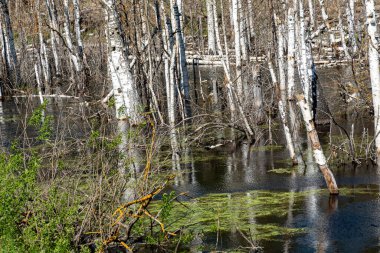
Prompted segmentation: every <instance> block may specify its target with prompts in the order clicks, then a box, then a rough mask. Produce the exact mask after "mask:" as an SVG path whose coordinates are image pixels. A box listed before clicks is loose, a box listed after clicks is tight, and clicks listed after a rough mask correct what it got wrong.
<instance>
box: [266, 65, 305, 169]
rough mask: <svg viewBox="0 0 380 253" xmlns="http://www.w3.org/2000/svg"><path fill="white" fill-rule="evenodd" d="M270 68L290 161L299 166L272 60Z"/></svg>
mask: <svg viewBox="0 0 380 253" xmlns="http://www.w3.org/2000/svg"><path fill="white" fill-rule="evenodd" d="M268 67H269V72H270V76H271V78H272V83H273V85H274V87H275V89H276V97H277V103H278V111H279V113H280V120H281V123H282V126H283V128H284V134H285V139H286V145H287V147H288V150H289V156H290V159H291V160H292V162H293V164H297V163H298V160H297V156H296V153H295V149H294V143H293V139H292V135H291V133H290V129H289V126H288V120H287V116H286V107H285V105H284V101H283V100H282V98H281V91H280V87H279V84H278V82H277V77H276V73H275V72H274V69H273V64H272V61H271V60H270V59H269V60H268Z"/></svg>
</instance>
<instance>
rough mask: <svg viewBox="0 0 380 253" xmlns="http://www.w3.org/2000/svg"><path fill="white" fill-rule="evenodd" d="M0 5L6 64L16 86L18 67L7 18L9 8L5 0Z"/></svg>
mask: <svg viewBox="0 0 380 253" xmlns="http://www.w3.org/2000/svg"><path fill="white" fill-rule="evenodd" d="M0 5H1V12H2V14H3V18H4V23H5V27H4V28H3V29H4V37H5V41H6V43H7V48H8V50H7V51H8V52H7V55H8V63H9V66H10V70H11V74H12V79H13V82H14V83H15V84H18V83H19V81H20V69H19V66H18V61H17V54H16V47H15V42H14V36H13V29H12V23H11V19H10V16H9V8H8V2H7V0H0Z"/></svg>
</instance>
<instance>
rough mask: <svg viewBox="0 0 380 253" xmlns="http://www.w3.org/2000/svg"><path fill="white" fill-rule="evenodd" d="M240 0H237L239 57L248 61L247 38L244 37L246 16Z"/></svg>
mask: <svg viewBox="0 0 380 253" xmlns="http://www.w3.org/2000/svg"><path fill="white" fill-rule="evenodd" d="M241 1H242V0H238V22H239V26H240V28H239V30H240V31H239V33H240V49H241V57H242V59H243V60H244V61H245V62H247V61H248V52H247V45H248V43H247V38H246V32H247V29H246V25H245V22H246V17H245V15H244V11H243V8H242V5H241Z"/></svg>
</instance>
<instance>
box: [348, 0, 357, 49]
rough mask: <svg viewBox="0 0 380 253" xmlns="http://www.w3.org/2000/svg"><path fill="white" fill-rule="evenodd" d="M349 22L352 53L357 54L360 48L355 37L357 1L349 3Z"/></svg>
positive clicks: (352, 0)
mask: <svg viewBox="0 0 380 253" xmlns="http://www.w3.org/2000/svg"><path fill="white" fill-rule="evenodd" d="M346 13H347V21H348V36H349V39H350V44H351V50H352V53H356V51H357V50H358V46H357V43H356V37H355V1H354V0H349V1H348V2H347V8H346Z"/></svg>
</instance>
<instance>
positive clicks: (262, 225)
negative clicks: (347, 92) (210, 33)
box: [0, 68, 380, 252]
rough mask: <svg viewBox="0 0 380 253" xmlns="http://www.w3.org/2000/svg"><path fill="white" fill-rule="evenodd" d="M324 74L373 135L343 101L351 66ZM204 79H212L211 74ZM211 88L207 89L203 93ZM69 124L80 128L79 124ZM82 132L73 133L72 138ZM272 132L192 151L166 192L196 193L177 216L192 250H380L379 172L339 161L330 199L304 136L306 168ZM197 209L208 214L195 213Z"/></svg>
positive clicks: (1, 113) (324, 136)
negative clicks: (335, 191)
mask: <svg viewBox="0 0 380 253" xmlns="http://www.w3.org/2000/svg"><path fill="white" fill-rule="evenodd" d="M319 76H320V81H321V83H322V84H323V86H324V88H325V95H326V97H327V101H328V103H329V106H330V110H331V111H332V112H333V114H334V116H335V115H336V120H337V122H338V123H339V124H340V125H341V126H343V127H345V128H347V129H349V130H350V129H351V130H352V124H353V123H355V124H354V128H353V132H354V136H356V137H357V138H360V136H361V135H362V133H363V129H368V131H369V132H371V131H372V123H371V119H370V118H369V117H368V116H366V115H364V114H360V113H356V112H355V110H351V109H350V111H348V110H346V109H344V108H343V106H344V105H343V104H342V103H341V102H339V101H340V98H339V95H338V94H337V88H336V87H337V83H338V82H345V81H349V80H350V78H351V77H350V74H347V70H346V69H345V68H342V69H327V70H323V71H321V72H320V75H319ZM203 78H204V80H208V76H207V75H206V74H204V77H203ZM208 81H209V80H208ZM210 89H211V88H209V90H210ZM209 90H207V87H206V88H205V90H204V92H205V93H207V92H209ZM16 108H17V107H16V106H15V105H14V103H13V102H2V103H1V102H0V143H1V145H2V146H9V145H10V142H11V140H12V139H13V138H14V137H15V136H16V135H19V134H20V133H19V131H18V130H19V123H18V122H19V121H20V119H21V118H22V117H21V116H19V115H20V113H19V112H18V111H17V109H16ZM51 113H53V114H56V113H62V112H56V111H51ZM55 124H56V125H60V124H61V123H60V122H56V123H55ZM68 125H70V126H71V127H74V128H75V122H72V124H68ZM78 129H79V127H78ZM330 131H331V135H332V136H341V135H342V133H341V130H340V129H339V128H338V127H334V126H332V127H331V128H330V127H329V126H327V127H323V128H321V129H319V132H320V137H321V140H322V142H323V143H324V144H325V145H326V144H328V143H329V140H330V137H329V136H330V135H329V133H330ZM77 134H79V131H72V138H75V136H76V135H77ZM273 134H274V144H273V145H272V146H270V147H267V146H265V145H266V144H267V140H266V139H265V138H262V139H260V140H259V142H258V143H255V145H249V144H247V143H244V142H241V143H237V144H228V145H226V146H224V147H221V148H219V149H213V150H206V149H204V148H203V147H198V148H193V149H190V148H189V149H188V150H187V152H186V155H187V156H188V158H187V161H186V163H185V164H183V165H182V168H183V170H184V171H185V173H183V174H182V175H179V176H177V178H176V179H175V180H174V182H173V184H172V185H171V186H170V187H169V188H168V189H167V191H168V192H169V191H172V190H174V191H176V192H178V193H180V192H187V193H188V195H189V196H190V197H191V198H183V200H182V201H183V203H184V205H187V204H188V205H189V207H190V213H186V212H188V211H183V212H182V211H178V213H176V214H173V215H174V216H175V217H174V218H176V219H177V220H180V219H182V223H183V224H186V223H192V222H194V224H192V225H190V226H188V228H189V229H190V230H192V231H194V234H195V238H194V239H193V241H192V242H191V245H192V246H191V249H190V250H191V251H193V252H210V251H215V250H220V251H242V252H250V248H252V247H251V246H252V245H251V243H253V244H254V245H255V246H256V247H259V248H261V249H262V251H264V252H380V198H379V192H380V190H379V189H380V170H379V169H377V168H376V167H374V166H372V165H371V164H366V163H365V162H363V163H362V164H361V165H359V166H358V167H356V168H354V167H353V166H351V165H349V164H348V165H346V166H338V165H333V166H332V170H333V173H334V175H335V176H336V180H337V183H338V186H339V187H340V188H341V189H342V190H341V194H340V195H339V196H338V197H330V196H329V194H328V192H327V191H325V190H321V189H325V182H324V179H323V177H322V175H321V173H320V172H319V169H318V168H317V167H316V166H315V164H314V163H313V161H312V155H311V153H310V148H308V145H307V139H306V138H305V137H306V136H305V135H304V134H303V135H302V138H301V140H299V141H300V142H301V144H302V147H303V148H304V150H303V156H304V160H305V161H306V166H305V167H292V165H291V163H290V162H289V159H288V152H287V150H286V148H285V147H284V146H285V143H284V140H283V138H282V136H283V134H282V129H280V128H278V129H276V130H275V131H274V132H273ZM327 155H328V154H327ZM192 206H194V208H195V210H198V211H201V212H202V213H196V211H193V212H191V207H192ZM182 214H183V215H184V217H181V215H182ZM245 237H246V238H245Z"/></svg>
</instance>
